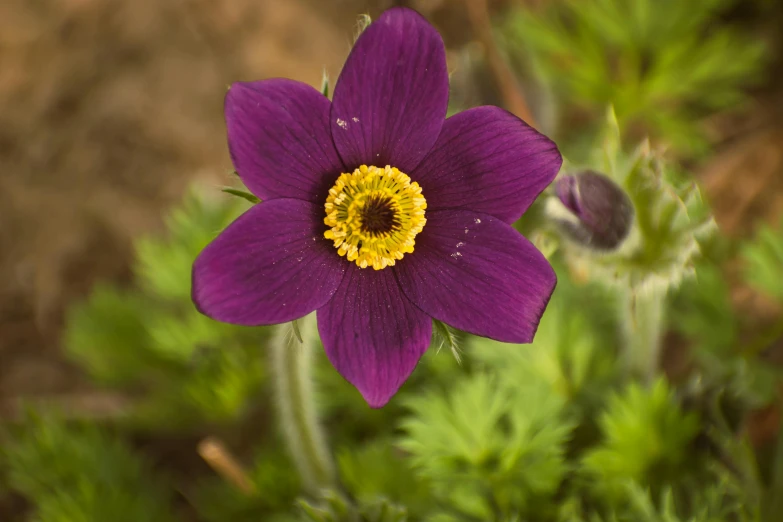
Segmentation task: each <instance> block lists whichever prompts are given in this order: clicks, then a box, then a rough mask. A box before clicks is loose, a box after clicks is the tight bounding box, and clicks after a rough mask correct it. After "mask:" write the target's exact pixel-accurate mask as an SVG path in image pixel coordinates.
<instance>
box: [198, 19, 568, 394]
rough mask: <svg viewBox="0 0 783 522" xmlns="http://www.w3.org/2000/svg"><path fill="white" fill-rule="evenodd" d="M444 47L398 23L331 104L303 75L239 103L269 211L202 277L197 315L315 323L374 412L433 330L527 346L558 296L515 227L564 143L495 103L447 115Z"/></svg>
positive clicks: (224, 248)
mask: <svg viewBox="0 0 783 522" xmlns="http://www.w3.org/2000/svg"><path fill="white" fill-rule="evenodd" d="M448 89H449V86H448V73H447V69H446V56H445V49H444V46H443V41H442V40H441V37H440V35H439V34H438V33H437V31H435V29H434V28H433V27H432V26H430V25H429V24H428V23H427V21H426V20H425V19H424V18H422V17H421V16H420V15H419V14H418V13H416V12H414V11H412V10H410V9H404V8H394V9H390V10H388V11H386V12H385V13H384V14H383V15H382V16H381V17H380V18H379V19H378V20H377V21H376V22H375V23H373V24H371V25H370V26H369V27H368V28H367V29H366V30H365V31H364V32H363V33H362V35H361V37H359V39H358V41H357V42H356V45H355V46H354V48H353V50H352V51H351V54H350V56H349V57H348V60H347V61H346V63H345V66H344V67H343V70H342V73H341V74H340V78H339V80H338V82H337V85H336V87H335V90H334V99H333V101H332V102H330V101H329V100H328V99H327V98H326V97H324V96H322V95H321V93H320V92H318V91H317V90H315V89H313V88H312V87H310V86H308V85H305V84H303V83H299V82H296V81H292V80H287V79H271V80H264V81H259V82H248V83H236V84H234V85H233V86H232V87H231V89H230V91H229V92H228V94H227V96H226V105H225V112H226V122H227V126H228V144H229V150H230V152H231V157H232V159H233V162H234V166H235V167H236V170H237V172H238V173H239V176H240V177H241V178H242V180H243V182H244V183H245V185H246V186H247V187H248V189H249V190H250V191H251V192H253V193H254V194H255V195H256V196H258V197H259V198H260V199H261V200H262V203H260V204H258V205H256V206H254V207H253V208H251V209H250V210H248V211H247V212H246V213H245V214H244V215H242V216H241V217H239V218H238V219H237V220H236V221H235V222H234V223H232V224H231V225H230V226H229V227H228V228H227V229H226V230H225V231H223V232H222V233H221V234H220V235H219V236H218V237H217V238H216V239H215V240H214V241H213V242H212V243H211V244H210V245H208V246H207V247H206V248H205V249H204V251H203V252H202V253H201V255H200V256H199V257H198V259H196V262H195V264H194V267H193V301H194V302H195V303H196V306H197V307H198V309H199V310H200V311H201V312H203V313H204V314H206V315H208V316H210V317H212V318H214V319H217V320H219V321H224V322H228V323H234V324H240V325H270V324H275V323H282V322H286V321H291V320H293V319H297V318H299V317H302V316H304V315H306V314H308V313H310V312H312V311H313V310H317V311H318V312H317V316H318V330H319V333H320V336H321V339H322V341H323V344H324V348H325V350H326V354H327V356H328V357H329V360H330V361H331V362H332V364H333V365H334V366H335V368H336V369H337V370H338V371H339V372H340V373H341V374H342V375H343V376H344V377H345V378H346V379H347V380H348V381H349V382H351V383H352V384H353V385H354V386H356V388H358V390H359V391H360V392H361V394H362V395H363V396H364V398H365V400H366V401H367V402H368V403H369V405H370V406H372V407H380V406H383V405H384V404H386V403H387V402H388V401H389V399H390V398H391V397H392V395H394V394H395V393H396V392H397V390H398V389H399V387H400V386H401V385H402V383H403V382H405V380H406V379H407V378H408V376H409V375H410V374H411V372H413V369H414V368H415V366H416V364H417V362H418V360H419V358H420V357H421V356H422V354H423V353H424V351H425V350H426V349H427V347H428V345H429V344H430V338H431V336H432V318H434V319H437V320H440V321H443V322H445V323H447V324H450V325H452V326H454V327H456V328H458V329H461V330H464V331H467V332H470V333H473V334H476V335H480V336H485V337H491V338H493V339H497V340H500V341H505V342H514V343H528V342H530V341H531V340H532V339H533V335H534V334H535V331H536V328H537V326H538V322H539V319H540V318H541V315H542V313H543V312H544V309H545V307H546V305H547V302H548V301H549V297H550V295H551V294H552V291H553V290H554V286H555V282H556V279H555V274H554V271H553V270H552V268H551V266H550V265H549V263H548V262H547V260H546V259H545V258H544V256H542V255H541V253H540V252H538V250H536V248H535V247H534V246H533V245H532V244H531V243H530V242H529V241H527V240H526V239H525V238H524V237H523V236H521V235H520V234H518V233H517V232H516V231H515V230H514V229H513V228H512V227H511V226H510V224H511V223H513V222H514V221H516V220H517V219H518V218H519V217H520V216H521V215H522V214H523V213H524V212H525V210H526V209H527V208H528V207H529V206H530V204H531V203H532V202H533V200H535V198H536V197H537V196H538V194H539V193H540V192H541V191H542V190H543V189H544V188H545V187H546V186H547V185H549V184H550V183H551V182H552V180H553V179H554V177H555V175H556V174H557V172H558V170H559V168H560V164H561V161H562V160H561V157H560V154H559V152H558V150H557V147H556V146H555V144H554V143H552V141H550V140H549V139H548V138H546V137H545V136H543V135H541V134H539V133H538V132H536V131H535V130H534V129H532V128H531V127H529V126H528V125H527V124H525V123H524V122H523V121H521V120H519V119H518V118H516V117H514V116H513V115H511V114H509V113H508V112H506V111H504V110H502V109H499V108H497V107H478V108H475V109H470V110H467V111H465V112H462V113H460V114H457V115H455V116H452V117H450V118H448V119H446V107H447V104H448Z"/></svg>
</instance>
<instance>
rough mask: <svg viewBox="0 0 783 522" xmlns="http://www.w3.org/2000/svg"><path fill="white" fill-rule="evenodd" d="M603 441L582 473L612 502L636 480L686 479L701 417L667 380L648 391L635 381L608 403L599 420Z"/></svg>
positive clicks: (655, 483) (663, 481) (654, 482)
mask: <svg viewBox="0 0 783 522" xmlns="http://www.w3.org/2000/svg"><path fill="white" fill-rule="evenodd" d="M599 423H600V426H601V431H602V434H603V441H602V442H601V444H599V445H598V446H596V447H595V448H593V449H591V450H589V451H588V452H587V454H586V455H585V456H584V460H583V465H584V472H585V473H586V474H587V475H588V476H590V477H592V478H594V479H595V482H594V484H595V487H596V488H599V489H605V490H606V491H607V495H608V497H609V498H611V497H612V496H615V495H617V496H619V497H621V498H622V497H623V494H622V492H621V491H618V489H620V488H622V487H624V486H623V484H624V483H625V482H626V481H628V480H632V481H634V482H636V483H639V484H648V485H650V486H657V487H660V485H661V484H666V483H669V482H671V481H676V480H678V479H682V477H681V474H682V473H683V470H684V469H687V468H688V465H687V464H688V462H689V457H690V456H691V455H690V451H689V449H690V445H691V443H692V442H693V440H694V438H695V437H696V434H697V432H698V429H699V419H698V417H697V416H696V415H695V414H693V413H686V412H683V411H682V410H681V409H680V407H679V406H678V405H677V403H676V401H675V399H674V396H673V392H672V390H671V388H670V387H669V386H668V384H667V383H666V381H664V380H658V381H657V382H656V383H655V384H654V385H653V386H652V387H651V388H650V389H644V388H643V387H641V386H640V385H639V384H636V383H631V384H630V385H628V387H627V388H626V389H625V390H624V391H623V392H622V393H621V394H618V395H614V396H612V397H611V398H610V399H609V403H608V406H607V409H606V411H605V412H604V414H603V415H602V416H601V418H600V421H599Z"/></svg>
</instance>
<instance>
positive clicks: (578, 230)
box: [555, 170, 634, 250]
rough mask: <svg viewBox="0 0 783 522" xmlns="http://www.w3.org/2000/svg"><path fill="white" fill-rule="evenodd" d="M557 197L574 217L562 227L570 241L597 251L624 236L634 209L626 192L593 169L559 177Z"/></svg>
mask: <svg viewBox="0 0 783 522" xmlns="http://www.w3.org/2000/svg"><path fill="white" fill-rule="evenodd" d="M555 191H556V192H557V197H558V198H560V201H561V202H562V203H563V205H565V207H566V208H567V209H568V210H570V211H571V213H572V214H574V216H576V217H577V218H578V220H579V221H578V222H571V221H564V222H562V227H563V229H564V231H565V232H566V234H568V235H569V237H571V239H573V240H574V241H576V242H578V243H581V244H582V245H584V246H589V247H591V248H594V249H597V250H614V249H615V248H617V247H618V246H620V244H621V243H622V242H623V240H624V239H625V238H626V237H628V233H629V232H630V230H631V224H632V223H633V216H634V209H633V204H632V203H631V200H630V198H629V197H628V194H626V193H625V191H624V190H623V189H621V188H620V187H619V186H618V185H617V184H616V183H615V182H614V181H612V180H611V179H609V178H608V177H607V176H604V175H603V174H599V173H597V172H594V171H590V170H588V171H584V172H580V173H578V174H574V175H570V176H562V177H561V178H559V179H558V180H557V182H556V183H555Z"/></svg>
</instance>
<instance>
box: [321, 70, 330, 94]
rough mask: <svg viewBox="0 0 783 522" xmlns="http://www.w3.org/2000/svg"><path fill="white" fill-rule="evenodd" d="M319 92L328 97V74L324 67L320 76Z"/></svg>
mask: <svg viewBox="0 0 783 522" xmlns="http://www.w3.org/2000/svg"><path fill="white" fill-rule="evenodd" d="M321 94H323V95H324V96H326V97H327V98H328V97H329V74H327V72H326V69H324V72H323V74H322V76H321Z"/></svg>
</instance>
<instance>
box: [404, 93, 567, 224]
mask: <svg viewBox="0 0 783 522" xmlns="http://www.w3.org/2000/svg"><path fill="white" fill-rule="evenodd" d="M562 162H563V159H562V157H561V156H560V152H558V150H557V146H556V145H555V144H554V143H553V142H552V141H551V140H550V139H549V138H547V137H546V136H544V135H543V134H540V133H539V132H538V131H536V130H535V129H533V128H532V127H530V126H528V125H527V124H526V123H525V122H524V121H522V120H520V119H519V118H517V117H516V116H514V115H513V114H511V113H509V112H506V111H504V110H503V109H500V108H498V107H477V108H475V109H470V110H467V111H464V112H461V113H459V114H456V115H454V116H452V117H451V118H449V119H447V120H446V123H445V124H444V125H443V130H442V131H441V133H440V136H439V137H438V141H437V142H436V143H435V146H434V147H433V148H432V150H431V151H430V153H429V154H428V155H427V157H426V158H425V159H424V161H422V162H421V163H420V164H419V166H418V167H416V170H415V171H414V172H412V173H410V175H411V178H412V179H413V180H414V181H418V182H419V184H420V185H421V186H422V194H424V197H425V198H427V208H429V209H430V210H439V209H449V208H451V209H455V208H461V209H465V210H471V211H474V212H483V213H486V214H489V215H491V216H495V217H497V218H499V219H502V220H503V221H505V222H507V223H513V222H514V221H516V220H517V219H519V217H520V216H521V215H522V214H523V213H524V212H525V210H527V208H528V207H529V206H530V205H531V204H532V203H533V200H535V199H536V197H537V196H538V195H539V194H540V193H541V191H542V190H544V188H546V186H547V185H549V184H550V183H551V182H552V180H553V179H554V178H555V176H556V175H557V171H558V170H560V165H561V164H562Z"/></svg>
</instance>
